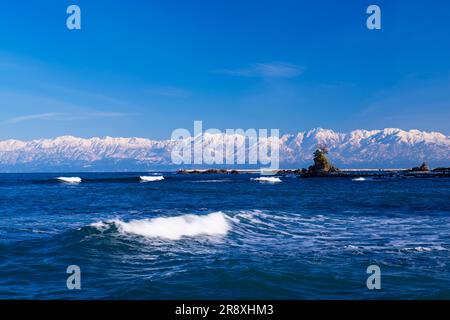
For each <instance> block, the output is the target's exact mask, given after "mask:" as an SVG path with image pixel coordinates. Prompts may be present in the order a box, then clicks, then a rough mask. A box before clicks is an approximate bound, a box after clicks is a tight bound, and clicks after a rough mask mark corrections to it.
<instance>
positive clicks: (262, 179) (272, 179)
mask: <svg viewBox="0 0 450 320" xmlns="http://www.w3.org/2000/svg"><path fill="white" fill-rule="evenodd" d="M252 180H255V181H259V182H269V183H279V182H282V181H281V179H280V178H278V177H259V178H252Z"/></svg>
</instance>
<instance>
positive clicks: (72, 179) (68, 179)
mask: <svg viewBox="0 0 450 320" xmlns="http://www.w3.org/2000/svg"><path fill="white" fill-rule="evenodd" d="M56 180H58V181H60V182H65V183H80V182H81V178H80V177H58V178H56Z"/></svg>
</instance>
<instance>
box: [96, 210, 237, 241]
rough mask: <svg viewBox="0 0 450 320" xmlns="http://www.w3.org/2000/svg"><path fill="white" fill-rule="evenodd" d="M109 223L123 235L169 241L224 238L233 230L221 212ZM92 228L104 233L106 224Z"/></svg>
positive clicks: (100, 223)
mask: <svg viewBox="0 0 450 320" xmlns="http://www.w3.org/2000/svg"><path fill="white" fill-rule="evenodd" d="M107 223H109V224H111V223H112V224H114V225H115V226H116V227H117V229H118V230H119V232H121V233H123V234H133V235H139V236H143V237H147V238H163V239H169V240H179V239H181V238H182V237H183V236H185V237H195V236H198V235H212V236H223V235H226V234H227V233H228V231H229V230H230V229H231V226H230V224H229V222H228V219H227V216H226V215H225V214H224V213H223V212H220V211H219V212H214V213H210V214H208V215H194V214H188V215H182V216H177V217H160V218H154V219H143V220H131V221H129V222H125V221H122V220H119V219H116V220H111V221H108V222H107ZM91 226H92V227H95V228H97V229H99V230H101V231H103V230H104V228H105V223H103V222H96V223H93V224H91Z"/></svg>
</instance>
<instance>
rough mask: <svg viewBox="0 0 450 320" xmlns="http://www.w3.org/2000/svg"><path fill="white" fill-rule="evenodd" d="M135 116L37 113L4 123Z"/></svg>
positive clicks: (90, 113)
mask: <svg viewBox="0 0 450 320" xmlns="http://www.w3.org/2000/svg"><path fill="white" fill-rule="evenodd" d="M133 115H135V114H131V113H121V112H86V113H79V114H71V113H58V112H48V113H39V114H29V115H24V116H18V117H14V118H10V119H8V120H6V121H5V123H9V124H17V123H21V122H25V121H36V120H43V121H73V120H86V119H92V118H119V117H128V116H133Z"/></svg>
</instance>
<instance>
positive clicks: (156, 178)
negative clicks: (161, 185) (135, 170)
mask: <svg viewBox="0 0 450 320" xmlns="http://www.w3.org/2000/svg"><path fill="white" fill-rule="evenodd" d="M139 179H141V181H142V182H152V181H161V180H164V177H163V176H140V177H139Z"/></svg>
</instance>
